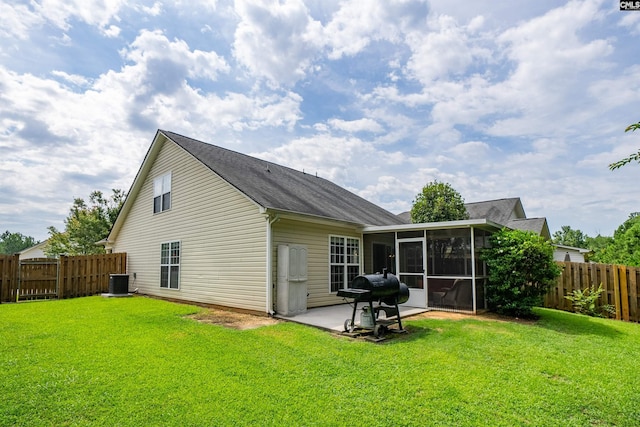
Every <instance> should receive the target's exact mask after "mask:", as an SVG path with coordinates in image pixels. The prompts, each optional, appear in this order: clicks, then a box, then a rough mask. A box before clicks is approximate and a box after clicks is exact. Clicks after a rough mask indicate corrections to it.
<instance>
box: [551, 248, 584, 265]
mask: <svg viewBox="0 0 640 427" xmlns="http://www.w3.org/2000/svg"><path fill="white" fill-rule="evenodd" d="M553 246H555V250H554V251H553V259H554V260H555V261H563V262H585V259H584V257H585V255H587V254H589V253H591V252H592V251H591V250H590V249H583V248H575V247H573V246H566V245H553Z"/></svg>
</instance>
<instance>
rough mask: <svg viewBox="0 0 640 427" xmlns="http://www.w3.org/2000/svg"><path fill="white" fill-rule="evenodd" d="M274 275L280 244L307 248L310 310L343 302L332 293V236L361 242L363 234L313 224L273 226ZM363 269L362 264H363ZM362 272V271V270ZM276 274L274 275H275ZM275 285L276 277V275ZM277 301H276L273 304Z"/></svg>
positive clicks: (286, 222)
mask: <svg viewBox="0 0 640 427" xmlns="http://www.w3.org/2000/svg"><path fill="white" fill-rule="evenodd" d="M272 230H273V245H274V252H273V254H274V255H273V259H274V266H273V270H274V272H275V271H277V268H276V266H277V262H278V260H277V250H276V248H277V246H278V245H281V244H289V245H294V244H295V245H306V246H307V277H308V281H307V287H308V290H307V291H308V293H309V298H308V300H307V307H308V308H312V307H322V306H327V305H335V304H340V303H342V302H344V301H343V300H342V299H341V298H338V297H337V296H336V295H335V293H331V292H330V290H329V286H330V284H329V236H331V235H333V236H344V237H353V238H357V239H360V244H361V249H360V251H361V252H362V234H361V233H359V232H357V231H355V230H354V229H353V228H352V227H351V228H350V227H343V226H341V225H340V224H339V223H336V226H329V225H321V224H314V223H310V222H303V221H295V220H290V219H281V220H279V221H277V222H275V223H274V224H273V228H272ZM360 265H361V266H362V260H360ZM361 272H362V268H361ZM274 274H275V273H274ZM273 281H274V283H275V281H276V277H275V275H274V277H273ZM275 300H276V299H275V298H274V301H275Z"/></svg>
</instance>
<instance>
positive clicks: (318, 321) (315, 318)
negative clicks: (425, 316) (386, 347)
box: [275, 303, 428, 332]
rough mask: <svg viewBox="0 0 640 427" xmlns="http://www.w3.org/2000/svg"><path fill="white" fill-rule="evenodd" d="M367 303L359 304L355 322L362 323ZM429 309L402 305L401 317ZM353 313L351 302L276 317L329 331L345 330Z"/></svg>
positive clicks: (402, 318)
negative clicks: (362, 312) (361, 315)
mask: <svg viewBox="0 0 640 427" xmlns="http://www.w3.org/2000/svg"><path fill="white" fill-rule="evenodd" d="M365 305H366V304H362V303H360V304H358V312H357V313H356V319H355V323H356V324H358V323H360V313H361V311H360V308H361V307H363V306H365ZM426 311H428V310H427V309H424V308H415V307H404V306H400V318H401V320H404V319H405V318H406V317H408V316H413V315H416V314H420V313H424V312H426ZM352 314H353V306H351V305H349V304H339V305H332V306H329V307H317V308H309V309H307V311H306V312H305V313H301V314H297V315H295V316H290V317H289V316H279V315H276V316H275V317H276V318H279V319H284V320H289V321H291V322H296V323H302V324H304V325H310V326H314V327H316V328H320V329H325V330H329V331H335V332H342V331H344V321H345V320H346V319H351V315H352Z"/></svg>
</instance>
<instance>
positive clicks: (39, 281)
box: [16, 258, 58, 300]
mask: <svg viewBox="0 0 640 427" xmlns="http://www.w3.org/2000/svg"><path fill="white" fill-rule="evenodd" d="M19 274H20V276H19V280H18V289H17V290H16V300H19V299H36V298H56V297H57V296H58V260H56V259H51V258H33V259H26V260H22V261H20V273H19Z"/></svg>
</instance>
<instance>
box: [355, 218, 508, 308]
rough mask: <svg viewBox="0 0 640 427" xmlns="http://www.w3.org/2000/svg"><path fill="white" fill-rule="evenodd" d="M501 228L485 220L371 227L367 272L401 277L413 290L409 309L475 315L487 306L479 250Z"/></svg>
mask: <svg viewBox="0 0 640 427" xmlns="http://www.w3.org/2000/svg"><path fill="white" fill-rule="evenodd" d="M500 228H502V226H500V225H498V224H496V223H494V222H491V221H488V220H486V219H472V220H462V221H448V222H438V223H423V224H403V225H395V226H382V227H367V228H365V229H364V231H363V244H364V248H363V249H364V260H363V262H364V271H365V272H366V273H367V274H369V273H378V272H382V270H383V269H385V268H386V269H387V271H390V272H392V273H394V274H395V275H397V276H398V278H399V280H400V281H401V282H404V283H405V284H406V285H407V286H408V287H409V290H410V297H409V301H407V303H406V304H405V305H408V306H411V307H419V308H430V309H438V310H446V311H461V312H472V313H476V312H477V311H482V310H484V309H485V308H486V302H485V293H484V289H485V282H486V279H487V268H486V265H485V263H484V262H483V261H482V260H481V259H480V252H481V250H482V248H484V247H486V246H487V245H488V243H489V236H490V235H491V234H492V233H493V232H495V231H497V230H499V229H500Z"/></svg>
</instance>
